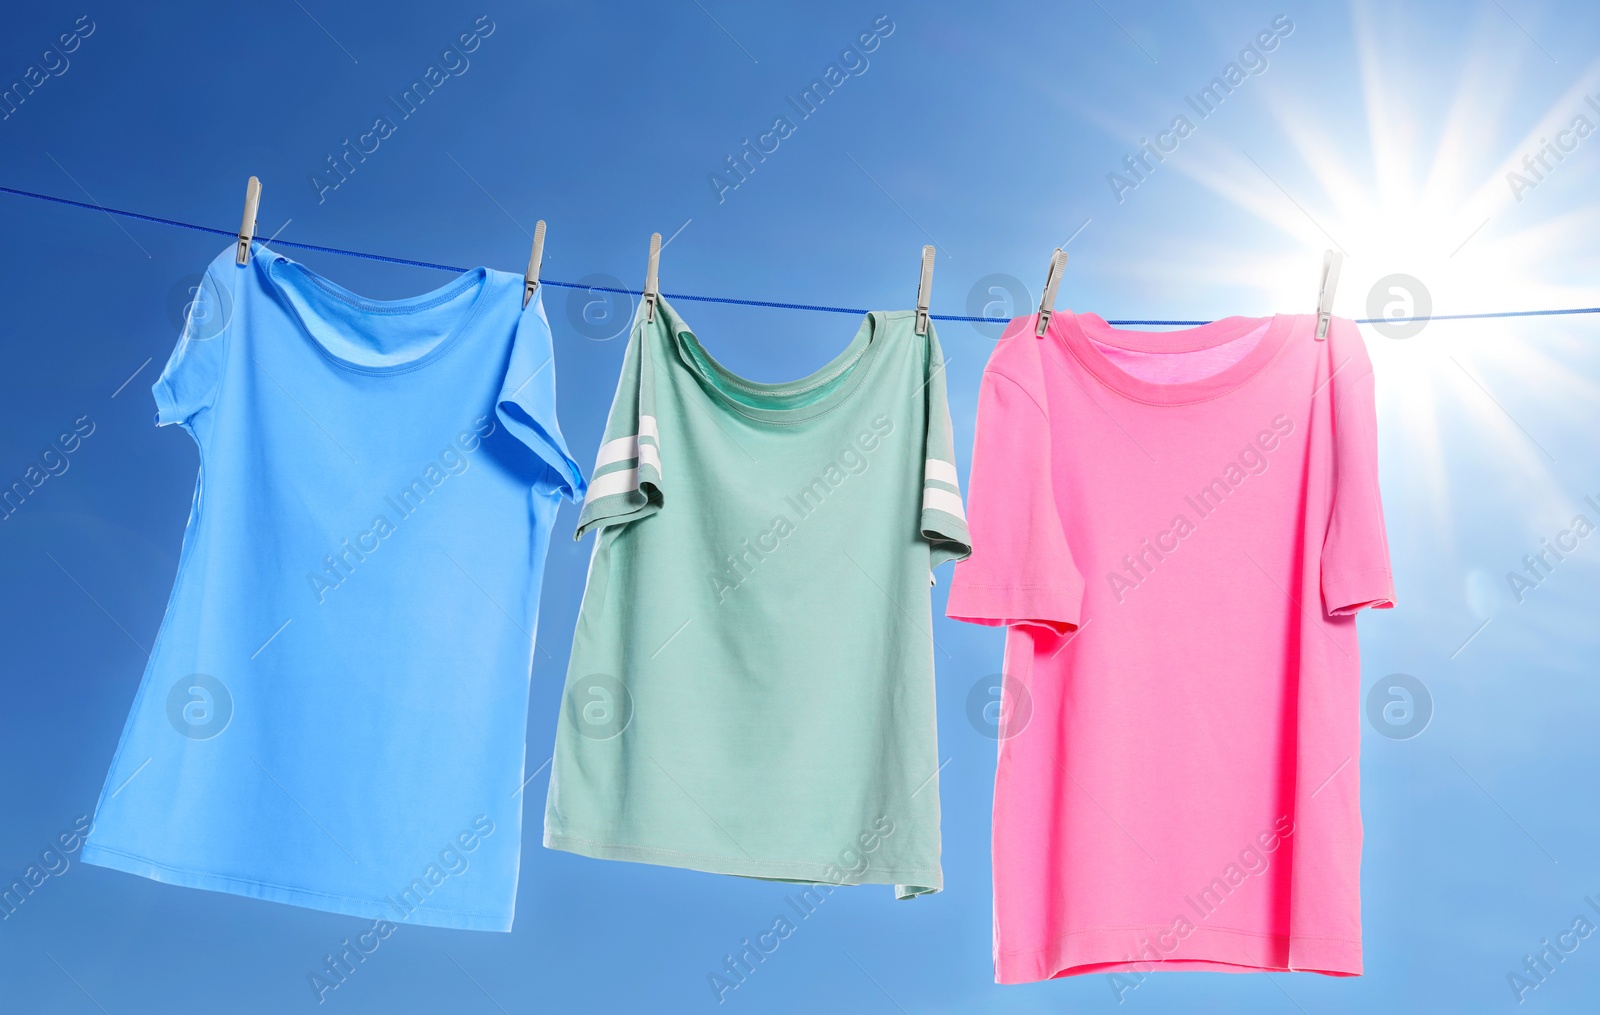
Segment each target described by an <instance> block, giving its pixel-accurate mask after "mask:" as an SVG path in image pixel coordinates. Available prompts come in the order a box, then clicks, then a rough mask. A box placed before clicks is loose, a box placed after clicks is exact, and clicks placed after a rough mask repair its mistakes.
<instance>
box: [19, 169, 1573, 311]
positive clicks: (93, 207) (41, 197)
mask: <svg viewBox="0 0 1600 1015" xmlns="http://www.w3.org/2000/svg"><path fill="white" fill-rule="evenodd" d="M0 193H6V194H14V195H16V196H17V197H28V198H33V199H34V200H36V201H48V202H51V203H52V204H63V205H66V206H68V207H70V208H84V209H87V210H89V211H98V212H103V213H105V214H107V215H117V216H120V217H122V218H127V219H136V220H138V221H140V222H154V223H157V224H158V225H164V226H176V227H178V228H180V229H192V230H194V231H195V232H200V233H212V234H214V235H217V236H228V237H234V238H237V236H238V232H237V231H236V230H232V229H214V228H212V227H211V226H201V225H195V224H194V223H192V222H180V221H178V220H177V219H169V218H162V217H160V216H158V215H145V214H142V213H140V212H136V211H123V210H121V209H118V208H107V207H105V206H104V205H99V204H88V203H86V202H83V201H71V200H68V199H67V198H64V197H55V196H53V195H51V194H35V193H34V192H32V191H29V190H17V189H16V188H14V187H5V186H0ZM272 245H273V246H278V247H294V248H296V249H299V250H315V251H319V252H320V253H324V254H339V255H341V256H344V257H359V258H365V259H366V260H369V261H382V262H385V263H387V264H405V265H410V266H412V267H415V268H432V269H434V270H436V271H448V272H453V273H456V274H460V273H461V272H464V271H466V270H467V269H466V268H462V267H456V266H455V265H451V264H437V263H435V262H433V261H416V260H412V259H411V258H408V257H390V256H389V255H387V254H369V253H367V252H366V251H364V250H345V249H342V248H340V247H325V246H322V245H321V244H317V243H297V242H295V241H293V240H273V241H272ZM539 284H540V285H549V286H555V287H557V288H559V289H586V290H591V291H594V292H608V293H624V294H626V295H629V296H640V295H643V293H642V291H641V290H639V289H623V288H619V287H615V286H604V285H585V284H583V283H581V282H558V281H556V280H554V279H540V280H539ZM662 295H663V296H666V297H668V298H669V299H674V300H689V301H693V302H696V303H726V304H731V305H734V306H741V307H773V308H775V309H779V310H812V311H818V312H821V313H828V314H865V313H867V311H866V310H863V309H857V308H855V307H829V306H817V305H814V304H810V303H778V302H775V301H772V300H742V299H737V298H734V297H731V296H696V295H693V294H690V293H669V292H663V293H662ZM1569 314H1600V307H1574V308H1571V309H1551V310H1501V311H1496V312H1493V313H1485V314H1430V315H1428V316H1427V317H1425V318H1416V317H1364V318H1358V319H1357V320H1356V322H1355V323H1357V324H1404V323H1406V322H1408V321H1415V320H1427V321H1469V320H1483V319H1486V318H1491V317H1557V316H1565V315H1569ZM928 316H930V317H932V318H933V319H934V320H936V321H970V322H974V323H982V324H1001V323H1004V322H1002V321H1000V320H998V319H996V318H993V317H967V316H963V315H958V314H930V315H928ZM1106 323H1107V324H1114V325H1119V326H1127V325H1139V326H1149V325H1156V326H1162V325H1166V326H1194V325H1201V324H1210V323H1211V322H1210V321H1146V320H1124V321H1107V322H1106Z"/></svg>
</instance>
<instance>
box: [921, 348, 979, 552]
mask: <svg viewBox="0 0 1600 1015" xmlns="http://www.w3.org/2000/svg"><path fill="white" fill-rule="evenodd" d="M927 364H928V376H927V378H926V379H925V381H924V383H923V386H922V387H923V391H924V392H925V393H926V394H925V397H926V399H927V406H926V411H927V433H926V435H925V438H924V441H923V449H924V454H923V463H922V518H921V529H922V538H923V539H926V540H927V541H928V544H929V545H930V546H931V547H932V548H933V557H932V566H934V567H937V566H938V565H940V564H943V563H944V562H945V561H947V560H964V559H966V558H967V557H968V556H969V555H970V554H971V553H972V544H971V539H970V537H969V536H968V535H967V513H966V510H965V509H964V508H963V507H962V504H961V480H960V477H959V476H957V475H956V456H955V447H954V444H953V441H952V439H951V435H950V430H951V427H950V403H949V399H948V396H947V393H946V387H945V377H944V352H943V350H942V349H940V348H939V339H938V337H937V336H935V334H934V332H933V326H932V325H931V324H930V325H929V327H928V358H927Z"/></svg>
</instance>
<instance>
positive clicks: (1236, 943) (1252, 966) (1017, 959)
mask: <svg viewBox="0 0 1600 1015" xmlns="http://www.w3.org/2000/svg"><path fill="white" fill-rule="evenodd" d="M1168 943H1170V945H1171V947H1170V948H1169V947H1167V944H1168ZM1152 971H1157V972H1159V971H1172V972H1179V971H1182V972H1221V973H1259V972H1269V973H1271V972H1296V973H1321V974H1323V975H1325V976H1360V975H1361V972H1362V965H1361V941H1360V939H1358V938H1346V937H1324V936H1317V935H1305V934H1271V933H1265V932H1260V931H1246V930H1234V929H1231V928H1226V927H1195V928H1194V929H1193V930H1191V931H1190V933H1189V934H1188V935H1186V936H1184V937H1182V938H1178V937H1177V936H1176V935H1175V933H1174V931H1173V929H1172V925H1171V924H1162V925H1160V926H1154V925H1152V926H1148V927H1097V928H1089V929H1085V930H1077V931H1072V932H1070V933H1068V934H1063V935H1062V936H1061V937H1059V938H1057V939H1056V941H1055V942H1054V943H1053V944H1052V945H1051V946H1050V947H1048V948H1043V949H1037V950H1032V951H1018V952H1006V951H1002V950H1000V949H999V947H998V942H997V946H996V950H995V982H996V983H1006V984H1010V983H1034V982H1037V981H1039V980H1051V979H1059V978H1061V977H1066V976H1082V975H1087V974H1091V973H1129V974H1134V973H1138V974H1143V973H1148V972H1152Z"/></svg>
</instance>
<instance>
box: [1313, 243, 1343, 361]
mask: <svg viewBox="0 0 1600 1015" xmlns="http://www.w3.org/2000/svg"><path fill="white" fill-rule="evenodd" d="M1343 267H1344V255H1343V254H1340V253H1336V252H1334V251H1332V250H1330V251H1328V252H1327V253H1325V254H1323V255H1322V287H1321V288H1320V289H1318V290H1317V341H1319V342H1322V341H1325V340H1326V339H1327V337H1328V329H1329V328H1330V327H1332V326H1333V293H1334V290H1335V289H1338V288H1339V269H1340V268H1343Z"/></svg>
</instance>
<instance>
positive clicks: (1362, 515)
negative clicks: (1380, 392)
mask: <svg viewBox="0 0 1600 1015" xmlns="http://www.w3.org/2000/svg"><path fill="white" fill-rule="evenodd" d="M1328 341H1329V350H1328V351H1329V355H1330V363H1331V367H1332V370H1333V374H1332V380H1331V381H1330V382H1329V383H1328V385H1327V388H1328V392H1329V397H1331V398H1332V399H1333V484H1332V486H1333V506H1332V510H1331V511H1330V512H1329V516H1328V531H1327V533H1326V535H1325V536H1324V538H1323V541H1322V601H1323V605H1324V607H1325V608H1326V609H1327V611H1328V614H1329V615H1330V616H1346V615H1349V614H1353V613H1355V612H1357V611H1358V610H1361V609H1362V608H1364V607H1373V608H1376V609H1386V608H1389V607H1392V606H1394V579H1393V577H1392V574H1391V571H1390V567H1389V537H1388V535H1387V533H1386V532H1385V531H1384V525H1383V502H1382V500H1381V498H1380V497H1379V494H1378V422H1377V409H1376V406H1375V404H1374V399H1373V376H1372V361H1371V360H1370V359H1369V358H1368V356H1367V349H1366V346H1365V344H1363V342H1362V340H1361V334H1360V332H1358V331H1357V330H1356V326H1355V324H1353V323H1352V322H1350V321H1346V320H1343V319H1340V318H1335V319H1334V322H1333V327H1332V328H1331V329H1330V334H1329V337H1328ZM1341 364H1342V365H1341Z"/></svg>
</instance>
